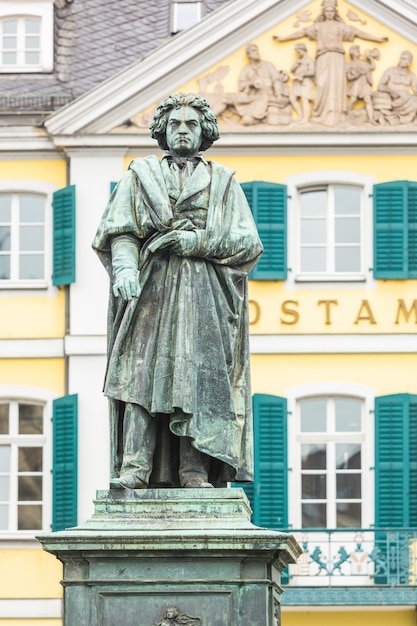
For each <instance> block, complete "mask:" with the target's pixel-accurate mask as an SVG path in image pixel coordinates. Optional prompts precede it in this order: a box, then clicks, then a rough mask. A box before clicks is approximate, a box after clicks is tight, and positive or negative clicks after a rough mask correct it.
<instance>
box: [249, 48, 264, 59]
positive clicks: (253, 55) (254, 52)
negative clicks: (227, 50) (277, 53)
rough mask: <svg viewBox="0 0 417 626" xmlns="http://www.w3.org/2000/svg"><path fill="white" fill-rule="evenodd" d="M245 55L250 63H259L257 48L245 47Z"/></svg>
mask: <svg viewBox="0 0 417 626" xmlns="http://www.w3.org/2000/svg"><path fill="white" fill-rule="evenodd" d="M246 54H247V55H248V58H249V59H250V60H251V61H260V60H261V57H260V55H259V48H258V46H247V48H246Z"/></svg>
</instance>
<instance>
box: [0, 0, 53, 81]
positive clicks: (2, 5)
mask: <svg viewBox="0 0 417 626" xmlns="http://www.w3.org/2000/svg"><path fill="white" fill-rule="evenodd" d="M0 16H1V18H0V72H1V73H22V72H25V73H26V72H32V73H33V72H50V71H51V70H52V67H53V2H52V0H40V1H39V2H36V3H29V2H27V1H26V2H19V0H15V1H14V2H13V3H12V2H2V1H1V0H0Z"/></svg>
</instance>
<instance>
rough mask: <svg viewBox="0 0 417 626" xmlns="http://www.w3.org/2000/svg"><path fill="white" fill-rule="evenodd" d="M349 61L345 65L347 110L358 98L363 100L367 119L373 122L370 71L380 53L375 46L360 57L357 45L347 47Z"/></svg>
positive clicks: (351, 109) (350, 108)
mask: <svg viewBox="0 0 417 626" xmlns="http://www.w3.org/2000/svg"><path fill="white" fill-rule="evenodd" d="M349 55H350V58H351V60H350V62H349V63H348V64H347V65H346V77H347V79H348V81H349V84H348V91H347V93H348V96H349V104H348V111H349V112H351V111H353V109H354V106H355V104H356V102H357V101H358V100H363V101H364V102H365V109H366V113H367V116H368V121H369V122H370V123H371V124H375V123H376V122H375V120H374V109H373V106H372V72H373V70H374V69H375V59H379V57H380V54H379V50H377V48H373V50H370V51H366V52H365V59H364V58H361V52H360V48H359V46H357V45H354V46H351V47H350V49H349Z"/></svg>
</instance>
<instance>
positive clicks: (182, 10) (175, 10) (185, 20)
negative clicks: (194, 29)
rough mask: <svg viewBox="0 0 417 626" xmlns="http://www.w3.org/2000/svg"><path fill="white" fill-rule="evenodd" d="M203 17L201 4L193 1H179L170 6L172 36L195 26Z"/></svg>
mask: <svg viewBox="0 0 417 626" xmlns="http://www.w3.org/2000/svg"><path fill="white" fill-rule="evenodd" d="M202 16H203V3H202V2H196V1H194V0H179V1H176V2H172V4H171V32H172V34H175V33H179V32H180V31H182V30H186V29H187V28H190V27H191V26H194V24H197V22H199V21H200V20H201V18H202Z"/></svg>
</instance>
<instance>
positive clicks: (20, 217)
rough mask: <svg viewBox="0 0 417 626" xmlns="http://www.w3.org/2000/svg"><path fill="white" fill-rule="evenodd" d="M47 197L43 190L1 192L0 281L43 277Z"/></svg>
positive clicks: (41, 278)
mask: <svg viewBox="0 0 417 626" xmlns="http://www.w3.org/2000/svg"><path fill="white" fill-rule="evenodd" d="M46 200H47V199H46V196H45V195H42V194H34V193H2V192H0V285H1V284H2V281H7V282H15V281H44V280H45V278H46V271H45V270H46V268H45V252H46V233H45V230H46ZM3 284H4V283H3Z"/></svg>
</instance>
